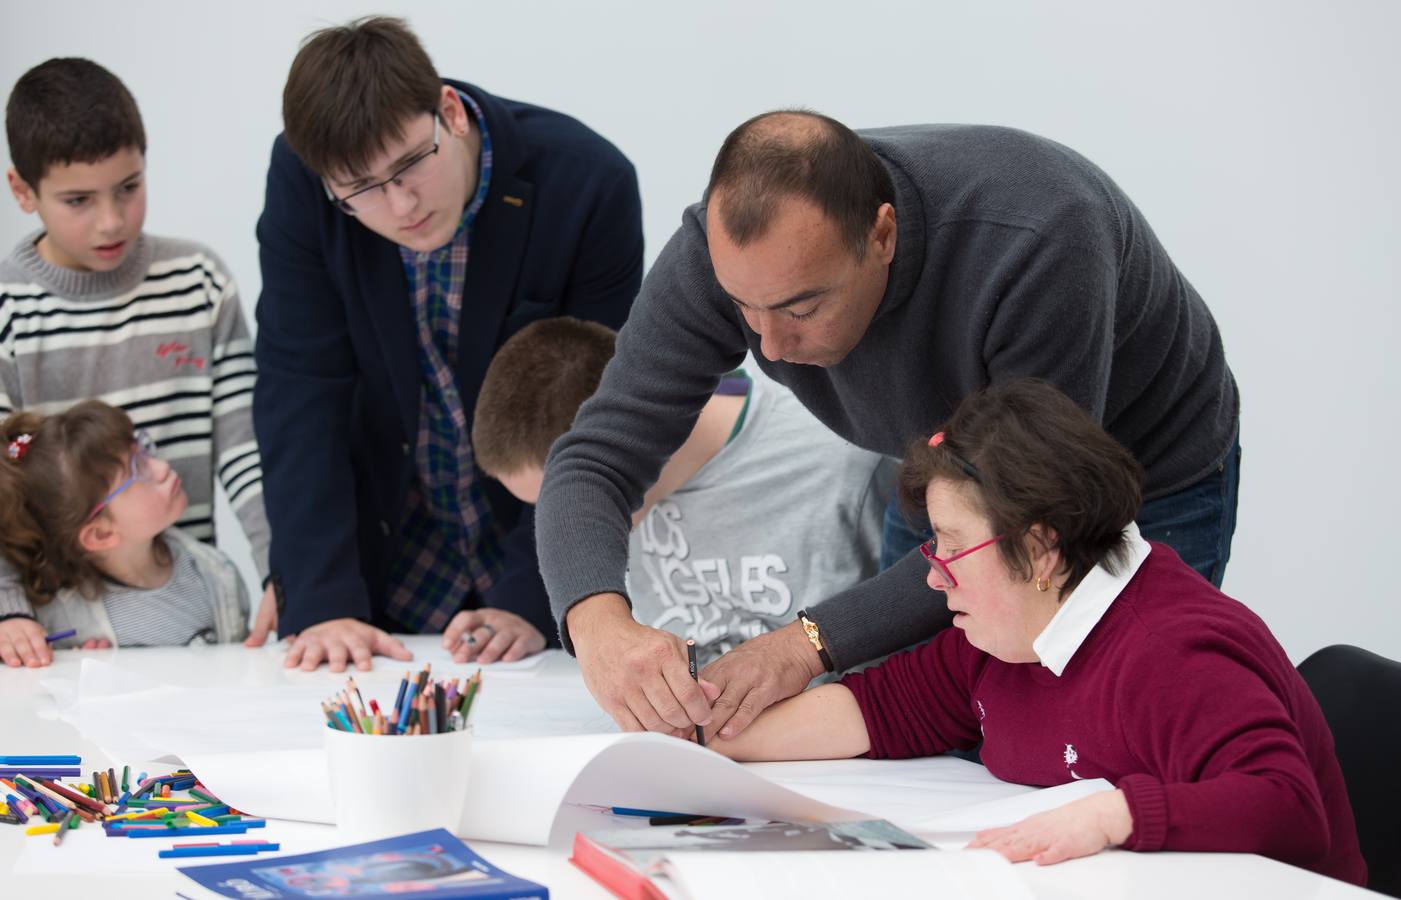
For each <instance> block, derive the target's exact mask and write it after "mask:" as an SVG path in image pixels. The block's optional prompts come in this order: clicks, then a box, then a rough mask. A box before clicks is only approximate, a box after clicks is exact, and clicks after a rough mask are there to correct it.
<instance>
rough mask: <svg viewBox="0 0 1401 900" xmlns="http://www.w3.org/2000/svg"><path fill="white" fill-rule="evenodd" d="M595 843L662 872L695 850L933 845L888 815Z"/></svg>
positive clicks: (601, 834)
mask: <svg viewBox="0 0 1401 900" xmlns="http://www.w3.org/2000/svg"><path fill="white" fill-rule="evenodd" d="M586 837H587V838H588V839H589V840H590V841H592V842H593V843H595V844H597V845H600V846H602V847H606V848H607V849H609V850H611V851H613V852H614V853H617V854H619V855H621V856H624V857H626V858H628V859H630V860H631V861H632V862H633V863H634V864H635V865H636V866H637V867H638V868H640V869H642V870H643V871H656V870H657V866H658V864H659V862H660V860H661V858H662V857H664V856H666V855H667V854H671V853H681V852H685V853H690V852H694V851H701V852H705V851H721V852H726V853H733V852H735V851H746V850H748V851H775V850H785V851H789V850H791V851H804V850H808V851H810V850H929V849H931V848H930V846H929V845H928V844H927V843H925V842H924V841H922V840H920V839H919V838H917V837H915V836H914V835H912V834H909V833H907V832H905V831H902V830H901V829H899V828H897V827H895V826H894V825H892V824H891V823H889V822H887V821H885V820H884V819H869V820H865V821H860V822H831V823H827V824H796V823H786V822H770V823H767V824H764V825H733V826H715V825H704V826H693V827H685V826H683V827H678V828H629V829H619V830H616V831H591V832H589V833H588V834H587V835H586Z"/></svg>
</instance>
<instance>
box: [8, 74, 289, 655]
mask: <svg viewBox="0 0 1401 900" xmlns="http://www.w3.org/2000/svg"><path fill="white" fill-rule="evenodd" d="M5 129H6V134H7V137H8V139H9V145H10V157H11V160H12V167H11V168H10V169H9V171H8V172H7V173H6V174H7V179H8V182H9V186H10V191H11V193H12V194H14V197H15V200H16V201H17V202H18V203H19V205H20V208H21V209H23V210H24V211H25V212H27V213H37V214H38V216H39V219H40V222H41V223H42V228H41V229H39V230H38V231H36V232H34V233H32V234H30V235H28V236H26V237H25V238H24V239H23V240H22V241H20V243H19V245H18V246H16V247H15V249H14V250H13V251H12V252H11V253H10V255H9V256H8V257H7V258H5V259H3V260H0V417H3V416H5V415H8V414H10V413H11V412H13V411H15V410H19V409H27V410H33V411H35V412H40V413H53V412H58V411H60V410H63V409H65V408H67V407H68V406H70V405H72V404H73V403H75V402H77V401H79V400H83V399H87V398H98V399H101V400H103V401H105V402H107V403H109V404H111V405H113V406H116V407H119V408H121V409H123V410H125V411H126V412H127V414H128V415H129V416H130V417H131V419H132V421H133V423H134V424H135V426H136V427H137V428H139V429H144V430H145V431H146V432H148V433H149V434H150V435H151V437H152V438H154V439H155V441H156V442H157V443H159V445H160V446H161V448H162V455H163V457H164V458H165V459H166V460H168V461H169V462H170V464H171V466H172V467H173V468H174V469H175V470H176V472H177V473H178V474H179V476H180V478H181V480H182V481H183V482H184V485H185V490H186V492H187V493H188V495H189V506H188V508H187V509H186V511H185V512H184V514H183V515H181V516H180V518H179V521H178V522H177V523H176V525H177V526H178V527H180V528H182V529H184V530H185V531H186V532H187V533H188V534H189V535H192V536H193V537H196V538H198V539H201V540H204V541H207V542H213V540H214V537H215V535H214V478H215V476H216V475H217V476H218V478H219V481H220V483H222V484H223V486H224V490H225V491H226V492H227V494H228V498H229V501H230V504H231V506H232V507H233V511H234V513H235V514H236V515H237V516H238V519H239V522H240V523H241V524H242V526H243V530H244V533H245V534H246V535H247V537H248V540H249V543H250V544H251V545H252V548H253V555H254V560H255V563H256V565H257V567H258V572H259V575H260V576H261V577H264V578H266V576H267V552H268V542H269V531H268V525H267V518H266V516H265V515H264V512H263V497H262V472H261V469H260V465H259V457H258V448H257V445H256V443H255V442H254V437H253V422H252V413H251V402H252V397H253V382H254V366H253V347H252V342H251V340H250V338H249V335H248V329H247V325H246V324H245V322H244V319H243V314H242V311H241V310H240V308H239V301H238V293H237V290H236V289H235V286H234V280H233V277H232V276H231V275H230V274H229V272H228V270H227V269H226V268H225V266H224V265H223V263H222V262H221V261H220V260H219V259H218V258H217V257H216V256H215V255H214V254H213V253H212V252H211V251H209V250H208V249H207V248H205V247H202V246H200V245H198V244H195V243H192V242H189V241H180V240H172V239H168V238H159V237H155V236H153V235H147V234H144V233H143V232H142V226H143V224H144V221H145V217H146V185H145V153H146V136H145V130H144V128H143V126H142V123H141V114H140V112H139V111H138V110H137V106H136V101H135V100H134V99H133V98H132V96H131V94H130V93H129V92H128V91H127V89H126V87H125V86H124V85H123V84H122V83H121V81H120V80H118V79H117V78H116V76H114V75H113V74H112V73H110V72H108V71H107V70H106V69H104V68H102V67H101V66H99V65H97V64H96V63H93V62H90V61H88V60H84V59H51V60H49V61H47V62H45V63H42V64H40V65H38V66H36V67H34V68H33V69H31V70H29V71H28V72H26V73H25V74H24V75H23V76H22V77H21V78H20V80H19V81H18V82H17V83H16V85H15V88H14V90H13V91H12V92H11V94H10V99H9V105H8V107H7V110H6V116H5ZM269 599H270V598H268V597H267V596H266V595H265V596H264V602H268V601H269ZM0 661H3V662H4V663H5V664H6V665H9V666H19V665H26V666H43V665H47V664H48V663H49V662H51V661H52V654H51V653H50V651H49V648H48V645H47V644H46V643H45V641H44V630H43V628H42V627H41V626H40V625H39V623H38V622H37V621H36V620H35V619H34V617H33V609H32V608H31V607H30V605H29V602H28V600H27V599H26V598H25V591H24V587H23V585H22V583H21V581H20V578H19V575H18V574H17V570H16V569H15V567H14V566H13V565H12V564H10V562H9V561H8V560H6V559H5V558H4V557H3V556H0Z"/></svg>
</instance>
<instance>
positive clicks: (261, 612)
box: [243, 584, 277, 647]
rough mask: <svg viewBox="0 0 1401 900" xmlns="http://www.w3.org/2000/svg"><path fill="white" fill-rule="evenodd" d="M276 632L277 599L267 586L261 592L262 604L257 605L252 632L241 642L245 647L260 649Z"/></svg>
mask: <svg viewBox="0 0 1401 900" xmlns="http://www.w3.org/2000/svg"><path fill="white" fill-rule="evenodd" d="M276 632H277V597H276V596H275V594H274V593H273V586H272V585H271V584H269V585H268V586H267V588H265V589H264V590H263V599H262V602H261V603H259V604H258V615H257V616H256V617H255V618H254V619H253V630H252V631H250V632H248V638H247V639H246V640H245V641H244V642H243V646H245V647H261V646H263V644H265V643H267V639H268V635H269V634H275V633H276Z"/></svg>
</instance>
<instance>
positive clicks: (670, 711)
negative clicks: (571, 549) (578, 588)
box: [567, 594, 720, 738]
mask: <svg viewBox="0 0 1401 900" xmlns="http://www.w3.org/2000/svg"><path fill="white" fill-rule="evenodd" d="M567 623H568V628H569V634H570V637H571V639H572V640H573V642H574V651H575V654H576V655H577V656H578V658H579V668H580V670H581V671H582V673H583V676H584V683H585V684H586V685H587V686H588V689H589V693H591V694H593V696H594V699H595V700H597V701H598V704H599V706H602V707H603V709H604V711H605V712H607V713H608V714H609V715H610V716H612V717H613V721H615V722H617V723H618V727H619V728H621V729H623V730H624V731H659V732H663V733H668V734H674V735H677V736H678V737H687V738H689V737H690V736H691V735H692V733H693V732H694V731H695V728H696V726H697V725H699V726H705V725H708V724H710V720H711V711H710V704H711V702H712V700H713V699H714V698H715V697H718V696H719V695H720V690H719V688H717V687H716V686H715V685H713V684H710V683H709V682H707V681H705V680H704V679H700V680H699V681H697V680H695V679H693V678H692V677H691V670H690V665H689V662H688V658H687V652H686V642H685V641H683V640H682V639H681V638H679V637H677V636H676V635H674V634H671V633H670V632H666V631H661V630H660V629H657V628H650V627H648V626H646V625H642V624H639V623H638V622H637V621H636V620H635V619H633V617H632V610H631V609H629V608H628V605H627V601H626V600H624V599H623V598H622V597H621V596H620V595H617V594H597V595H595V596H593V597H590V598H588V599H587V600H585V601H582V602H580V603H578V604H576V605H575V606H574V608H573V609H571V610H570V611H569V614H568V617H567Z"/></svg>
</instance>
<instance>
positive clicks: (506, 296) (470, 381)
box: [457, 172, 534, 416]
mask: <svg viewBox="0 0 1401 900" xmlns="http://www.w3.org/2000/svg"><path fill="white" fill-rule="evenodd" d="M533 201H534V185H532V184H530V183H529V182H526V181H522V180H521V179H519V178H516V177H515V176H513V175H510V174H508V173H504V172H492V176H491V187H490V188H489V189H488V190H487V195H486V200H485V201H483V203H482V208H481V210H480V211H479V212H478V213H477V220H476V222H474V223H473V226H472V248H471V254H470V255H469V256H468V258H467V278H466V281H465V283H464V284H463V288H462V320H461V323H460V326H459V329H458V334H457V377H458V381H457V384H458V388H459V389H460V390H461V391H462V403H463V406H464V407H465V408H466V410H467V412H468V415H469V416H470V414H471V412H472V410H473V409H475V408H476V405H477V388H478V387H480V385H481V383H482V379H483V378H484V377H485V376H486V369H487V366H488V365H489V364H490V363H491V357H492V354H493V353H495V351H496V343H497V339H498V338H499V337H500V335H501V327H502V322H503V321H504V320H505V318H506V313H507V311H508V310H509V309H510V307H511V299H512V297H513V296H514V295H515V287H516V276H517V274H519V272H520V266H521V259H522V257H524V256H525V248H526V238H527V237H528V236H529V234H530V218H531V214H532V211H533V207H534V202H533Z"/></svg>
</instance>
